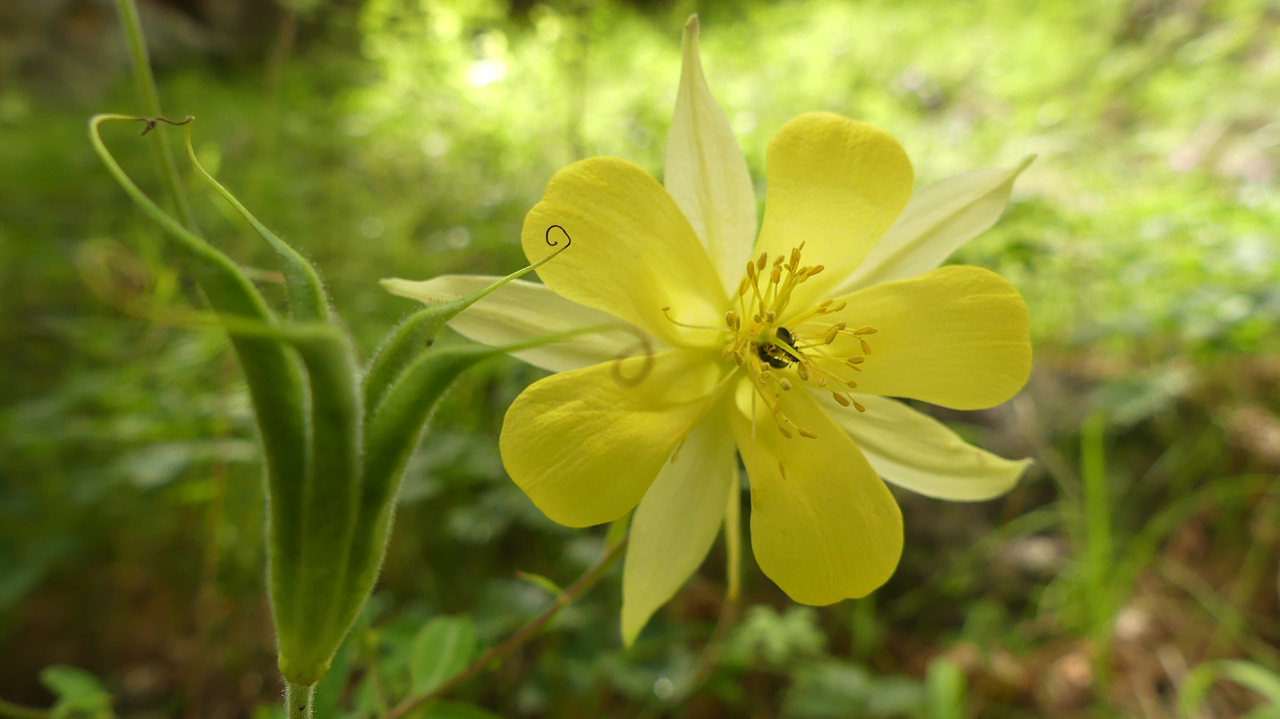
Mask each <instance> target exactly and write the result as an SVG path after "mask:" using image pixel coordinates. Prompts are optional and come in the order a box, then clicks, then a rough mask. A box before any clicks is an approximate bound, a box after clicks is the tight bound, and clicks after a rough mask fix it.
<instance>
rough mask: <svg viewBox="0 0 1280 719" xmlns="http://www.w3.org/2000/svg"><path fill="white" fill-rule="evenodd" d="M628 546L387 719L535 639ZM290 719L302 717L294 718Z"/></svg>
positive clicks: (611, 550) (617, 547)
mask: <svg viewBox="0 0 1280 719" xmlns="http://www.w3.org/2000/svg"><path fill="white" fill-rule="evenodd" d="M625 546H627V540H626V538H625V537H624V538H622V539H621V540H619V541H618V542H617V543H616V544H614V545H612V546H609V547H607V548H606V549H605V552H604V554H603V555H601V556H600V559H598V560H596V563H595V564H593V565H591V568H590V569H588V570H587V571H586V572H585V573H584V574H583V575H582V576H581V577H578V579H577V581H575V582H574V583H573V584H571V585H569V588H568V589H565V590H564V592H563V593H561V594H560V596H558V597H556V599H555V601H554V602H552V603H551V604H550V605H548V606H547V608H546V609H544V610H542V613H541V614H539V615H538V616H537V617H534V619H533V620H532V621H530V622H529V623H528V624H526V625H524V626H523V627H520V628H519V629H518V630H516V632H515V633H514V634H512V635H511V636H509V637H507V638H506V639H505V640H504V641H503V642H502V643H501V644H499V645H498V646H496V647H493V648H491V649H489V651H487V652H485V653H484V654H482V655H481V656H480V658H479V659H477V660H475V661H474V662H472V663H471V665H470V666H468V667H467V668H466V669H463V670H462V671H461V672H460V673H458V674H457V675H456V676H454V677H453V678H452V679H450V680H449V681H447V682H445V683H444V684H441V685H440V686H439V687H436V688H435V689H433V690H431V691H430V692H427V693H426V694H419V695H417V696H411V697H409V698H407V699H405V700H404V701H402V702H400V703H399V704H398V705H396V707H395V708H394V709H392V710H391V711H389V712H387V714H386V716H385V717H383V719H400V718H401V717H403V716H405V715H407V714H409V713H410V712H412V711H413V710H414V709H417V708H418V707H420V706H422V705H423V704H425V703H426V702H429V701H431V700H432V699H438V698H440V697H442V696H444V695H446V694H448V693H449V692H451V691H453V690H454V689H455V688H457V687H458V685H460V684H462V683H463V682H465V681H466V680H468V679H470V678H471V677H473V676H475V675H477V674H479V673H480V672H481V671H483V670H484V668H485V667H487V666H489V665H490V664H491V663H493V662H496V661H500V660H502V659H504V658H505V657H506V656H507V655H508V654H510V653H511V652H512V651H514V650H515V649H516V648H517V647H519V646H520V645H522V644H524V643H525V642H527V641H529V640H530V639H532V638H533V637H534V636H535V635H537V633H538V631H539V630H541V629H542V627H543V626H545V625H546V623H547V622H549V621H551V618H552V617H554V616H555V615H556V613H557V612H559V611H560V610H561V609H564V608H565V607H566V606H567V605H568V604H569V603H570V602H572V601H573V600H575V599H577V598H578V597H580V596H582V595H583V594H585V593H586V591H587V590H588V589H590V588H591V587H592V586H594V585H595V583H596V581H597V580H599V579H600V576H601V575H602V574H604V570H606V569H608V568H609V565H610V564H612V563H613V560H615V559H617V558H618V556H619V555H621V553H622V549H623V547H625ZM289 719H298V718H297V717H294V716H290V717H289Z"/></svg>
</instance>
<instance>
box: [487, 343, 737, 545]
mask: <svg viewBox="0 0 1280 719" xmlns="http://www.w3.org/2000/svg"><path fill="white" fill-rule="evenodd" d="M637 378H638V379H637ZM717 379H719V369H718V368H717V367H716V365H715V364H713V363H710V362H707V361H706V356H705V354H704V353H701V352H694V351H689V350H674V351H671V352H666V353H664V354H660V355H656V356H653V357H632V358H629V359H626V360H622V361H619V362H606V363H604V364H598V365H594V366H591V367H586V368H584V369H578V370H570V371H568V372H561V373H560V374H555V375H552V376H550V377H547V378H545V379H541V380H538V381H537V382H535V383H533V384H532V385H530V386H529V387H528V388H527V389H526V390H525V391H524V392H523V393H521V395H520V396H519V397H517V398H516V401H515V402H513V403H512V405H511V408H510V409H508V410H507V415H506V418H505V419H504V420H503V423H502V436H501V437H500V439H499V448H500V449H501V452H502V463H503V465H505V466H506V468H507V473H508V474H510V475H511V479H512V480H514V481H515V483H516V484H517V485H518V486H519V487H520V489H522V490H524V492H525V494H527V495H529V499H531V500H533V503H534V504H535V505H537V507H538V509H541V510H542V512H543V513H544V514H546V515H547V517H549V518H550V519H551V520H552V521H555V522H559V523H560V524H564V525H567V526H570V527H586V526H590V525H593V524H603V523H605V522H612V521H613V520H615V519H617V518H619V517H621V516H622V515H624V514H626V513H627V512H628V511H630V510H631V509H632V508H633V507H635V506H636V504H637V503H638V502H639V501H640V498H641V497H643V496H644V493H645V491H646V490H647V489H648V488H649V485H650V484H651V483H652V482H653V480H654V478H655V477H657V476H658V472H659V471H660V470H661V469H662V467H663V464H664V463H665V462H666V461H667V458H668V457H670V456H671V452H672V450H674V449H675V447H676V445H677V444H678V443H679V442H680V440H681V439H682V438H683V437H684V436H685V435H686V434H687V433H688V432H689V430H691V429H692V428H693V426H694V424H696V423H697V421H698V420H699V419H701V418H702V415H703V414H704V413H705V412H706V410H707V407H708V405H709V403H710V401H711V392H712V390H713V389H714V387H715V385H716V380H717Z"/></svg>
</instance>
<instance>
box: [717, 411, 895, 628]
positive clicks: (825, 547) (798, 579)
mask: <svg viewBox="0 0 1280 719" xmlns="http://www.w3.org/2000/svg"><path fill="white" fill-rule="evenodd" d="M748 391H750V390H749V389H748ZM738 404H739V406H741V405H742V404H743V403H742V401H741V400H739V403H738ZM756 406H757V414H756V421H755V422H756V427H755V432H754V439H753V436H752V435H753V432H752V427H751V424H750V423H749V422H748V420H747V417H746V415H744V414H742V413H741V412H740V411H739V412H732V413H730V416H731V418H732V419H733V432H734V436H735V437H736V438H737V441H738V452H739V453H740V454H741V455H742V461H743V464H745V465H746V467H747V474H748V476H749V477H750V480H751V548H752V550H753V551H754V552H755V556H756V562H757V563H759V565H760V569H761V570H762V571H763V572H764V573H765V575H766V576H768V577H769V578H770V579H772V580H773V581H774V582H775V583H776V584H777V585H778V586H779V587H781V588H782V590H783V591H784V592H786V593H787V595H788V596H790V597H791V598H792V599H794V600H795V601H797V602H801V603H803V604H815V605H825V604H832V603H834V602H838V601H840V600H842V599H847V598H851V597H861V596H865V595H866V594H868V593H869V592H871V591H872V590H874V589H875V588H876V587H879V586H880V585H881V584H884V583H885V581H887V580H888V579H889V577H890V576H891V575H892V574H893V570H894V568H895V567H897V565H898V558H899V557H900V556H901V555H902V513H901V511H900V510H899V509H898V504H897V502H895V501H894V500H893V496H892V495H891V494H890V493H889V490H888V488H887V487H885V485H884V482H882V481H881V480H880V477H878V476H876V473H875V470H873V469H872V468H871V466H870V465H869V464H867V460H866V459H864V458H863V456H862V453H861V452H859V451H858V447H857V445H855V444H854V443H853V440H851V439H849V436H848V435H847V434H845V433H844V431H843V430H841V429H840V428H839V427H837V426H836V425H835V423H833V422H832V421H831V418H830V417H828V416H827V413H826V412H824V411H823V410H822V408H821V407H819V406H818V404H817V402H815V401H814V399H813V398H812V397H811V396H809V394H808V393H806V392H798V391H792V392H783V393H782V411H783V413H784V414H785V415H786V416H787V417H788V418H789V419H790V420H791V421H793V422H795V423H796V424H797V425H799V426H800V427H804V428H805V429H807V430H809V431H811V432H814V433H816V434H817V436H818V437H817V439H807V438H804V437H800V436H799V435H796V434H794V433H793V437H794V438H793V439H787V438H785V437H783V436H782V434H781V433H780V432H778V430H777V427H776V426H775V424H774V420H773V418H772V417H771V415H770V413H769V411H768V410H767V409H765V408H764V406H763V403H761V402H757V403H756Z"/></svg>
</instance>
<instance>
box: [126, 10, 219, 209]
mask: <svg viewBox="0 0 1280 719" xmlns="http://www.w3.org/2000/svg"><path fill="white" fill-rule="evenodd" d="M116 9H117V10H118V11H119V14H120V25H121V27H122V28H123V29H124V36H125V41H126V42H127V43H128V45H129V59H130V61H131V64H132V65H133V82H134V85H136V86H137V89H138V96H139V97H140V98H141V100H142V111H143V113H144V114H146V115H147V116H148V117H160V116H161V114H162V113H161V112H160V93H159V91H157V90H156V79H155V76H154V75H153V74H152V73H151V57H150V55H148V53H147V41H146V38H145V37H144V36H143V34H142V21H141V20H140V19H139V18H138V6H137V4H135V2H134V0H116ZM151 142H152V146H153V147H154V148H155V151H156V153H157V156H158V158H159V163H160V173H161V174H162V175H163V176H164V180H165V184H167V185H168V188H169V195H170V197H171V198H172V199H173V203H174V205H176V206H177V208H178V214H179V216H181V217H182V224H184V225H186V227H187V229H188V230H191V231H192V232H193V233H195V234H197V235H198V234H200V228H199V227H197V226H196V217H195V213H193V212H192V211H191V201H190V199H188V198H187V192H186V189H185V188H184V187H183V186H182V176H181V175H179V174H178V164H177V162H176V161H175V160H174V159H173V148H171V147H170V146H169V138H168V135H167V134H166V133H165V128H163V127H160V126H156V127H153V128H152V129H151Z"/></svg>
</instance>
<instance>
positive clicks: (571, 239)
mask: <svg viewBox="0 0 1280 719" xmlns="http://www.w3.org/2000/svg"><path fill="white" fill-rule="evenodd" d="M555 229H559V230H560V231H561V232H563V233H564V238H565V239H566V240H568V242H567V243H565V249H568V248H569V245H572V244H573V238H572V237H570V236H569V231H568V230H566V229H565V228H564V227H562V226H560V225H552V226H550V227H548V228H547V234H546V238H547V244H548V245H551V246H552V247H556V246H558V245H559V244H560V243H559V242H552V241H551V231H552V230H555Z"/></svg>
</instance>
